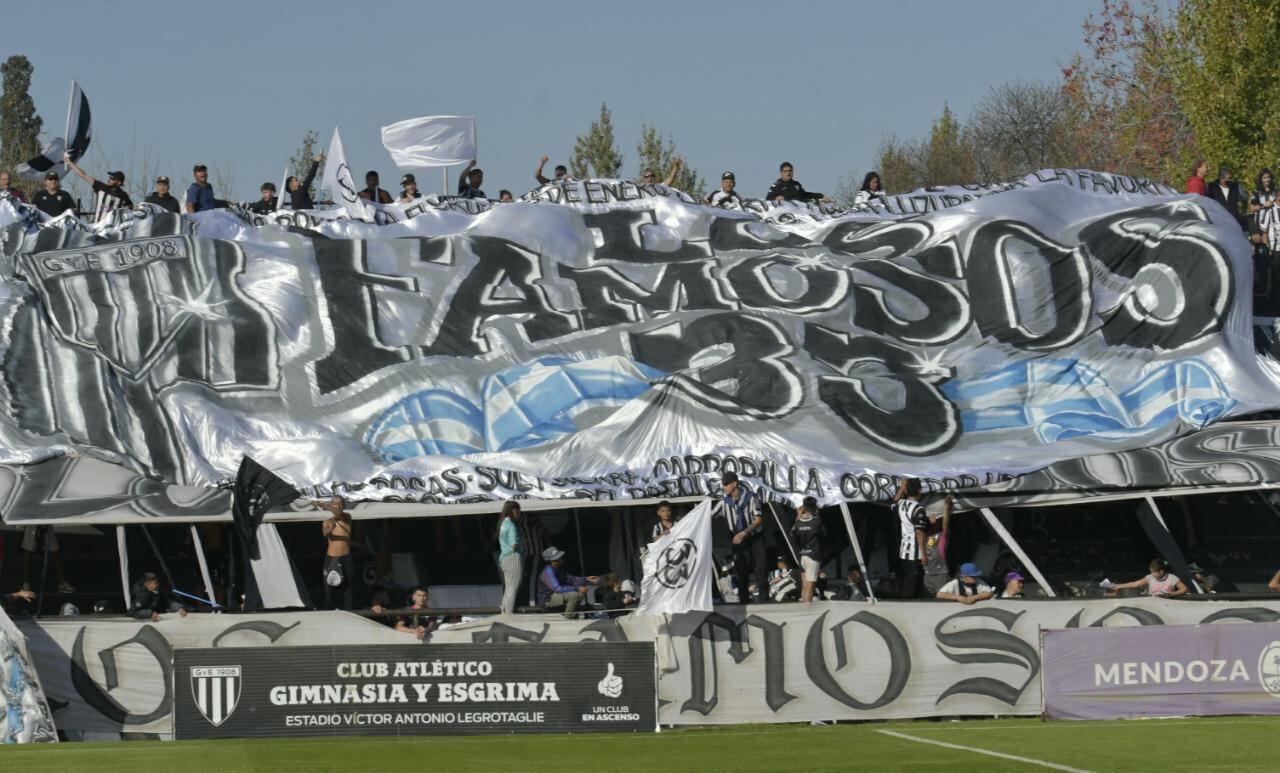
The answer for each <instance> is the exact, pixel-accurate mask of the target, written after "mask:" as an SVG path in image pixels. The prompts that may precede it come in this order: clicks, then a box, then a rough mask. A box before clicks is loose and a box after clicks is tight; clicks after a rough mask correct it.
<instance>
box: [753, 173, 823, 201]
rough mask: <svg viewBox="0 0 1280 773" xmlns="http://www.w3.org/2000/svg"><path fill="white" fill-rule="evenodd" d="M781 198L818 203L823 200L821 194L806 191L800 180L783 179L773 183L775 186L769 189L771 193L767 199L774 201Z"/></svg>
mask: <svg viewBox="0 0 1280 773" xmlns="http://www.w3.org/2000/svg"><path fill="white" fill-rule="evenodd" d="M779 196H781V197H782V198H783V199H785V200H786V201H818V200H819V199H821V198H822V194H821V193H810V192H809V191H806V190H805V189H804V186H803V185H801V184H800V181H799V180H783V179H782V178H781V177H779V178H778V179H777V180H774V181H773V185H772V186H771V187H770V188H769V193H768V195H766V196H765V198H766V199H768V200H769V201H773V200H774V199H776V198H778V197H779Z"/></svg>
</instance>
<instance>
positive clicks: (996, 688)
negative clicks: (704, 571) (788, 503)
mask: <svg viewBox="0 0 1280 773" xmlns="http://www.w3.org/2000/svg"><path fill="white" fill-rule="evenodd" d="M1277 622H1280V601H1275V602H1217V601H1177V600H1169V599H1149V598H1135V599H1090V600H1072V599H1063V600H1055V601H1050V600H1043V601H1040V600H1033V601H994V600H993V601H989V602H983V603H981V604H978V605H974V606H963V605H960V604H954V603H949V602H940V601H934V602H886V603H880V604H867V603H858V602H816V603H814V604H812V605H802V604H769V605H762V606H749V607H741V606H722V607H717V608H716V609H715V611H713V612H710V613H706V612H691V613H688V614H684V615H675V616H671V617H670V618H669V619H664V618H663V617H637V616H634V615H632V616H628V617H622V618H619V619H616V620H612V619H598V620H581V621H569V620H565V619H564V618H563V617H561V616H559V615H554V614H552V615H516V616H513V617H512V616H508V617H493V618H488V619H485V620H479V621H476V622H471V623H464V624H460V625H456V626H453V627H449V628H447V629H445V630H441V631H437V632H436V633H435V634H434V636H433V638H432V640H431V642H429V643H428V644H426V645H424V647H423V651H424V652H425V653H433V648H435V646H436V645H437V644H450V643H457V644H479V645H493V644H504V645H521V646H529V647H537V646H541V645H542V644H544V643H554V642H653V644H654V647H655V650H656V654H657V661H658V668H659V681H658V698H659V704H660V710H659V715H658V719H659V721H660V722H661V723H662V724H673V725H680V724H690V725H705V724H735V723H743V722H804V721H810V720H815V719H817V720H830V719H846V720H858V719H894V718H907V717H929V716H992V715H1000V716H1005V715H1034V714H1039V713H1040V711H1041V706H1042V692H1041V679H1040V669H1041V658H1040V631H1041V629H1051V628H1052V629H1057V628H1065V629H1082V628H1106V629H1107V630H1108V631H1110V630H1114V629H1120V630H1128V628H1129V627H1132V626H1164V625H1187V624H1199V625H1210V626H1221V627H1229V628H1230V630H1232V631H1238V630H1240V627H1241V626H1248V625H1251V624H1253V623H1277ZM19 624H20V625H21V626H22V628H23V631H24V633H26V635H27V641H28V647H29V648H30V652H31V657H32V659H33V661H34V663H35V665H36V668H37V669H38V671H39V674H40V680H41V682H42V683H43V684H44V687H45V691H46V694H47V695H48V697H49V701H50V704H51V705H52V706H53V707H54V712H53V718H54V721H55V722H56V723H57V725H58V728H59V729H63V730H72V731H86V730H89V731H116V732H120V731H128V732H144V733H156V734H161V735H165V734H168V733H169V732H170V726H171V722H172V719H173V707H174V700H175V698H174V696H175V692H174V691H175V690H177V689H183V690H190V688H191V687H190V684H189V682H188V683H178V682H176V681H175V680H174V679H173V677H172V674H171V667H170V664H171V662H172V660H173V656H174V651H175V650H176V649H179V648H184V647H203V648H213V649H218V648H224V647H291V646H298V645H307V646H311V645H319V644H323V645H357V644H370V645H388V644H390V645H395V644H415V642H416V640H414V639H413V635H412V634H405V633H398V632H396V631H393V630H391V629H390V628H386V627H384V626H381V625H377V624H374V623H371V622H370V621H368V620H364V619H362V618H359V617H356V616H354V615H350V614H345V613H341V612H307V613H292V614H268V615H252V616H236V615H189V616H187V617H186V618H183V619H171V620H170V619H166V620H163V621H161V622H160V623H149V622H137V621H124V620H102V619H94V618H87V619H71V618H64V619H58V618H50V619H45V620H40V621H34V622H33V621H22V622H20V623H19ZM415 646H416V645H415ZM431 657H433V658H434V657H436V656H435V655H434V654H432V655H431ZM204 665H210V666H236V665H240V664H239V663H237V662H235V661H232V660H226V661H222V660H219V661H217V662H214V661H210V662H209V663H206V664H204ZM606 670H607V666H606ZM188 676H189V675H188ZM591 676H592V678H593V679H595V680H599V679H601V676H600V675H598V674H592V675H591ZM601 705H605V704H601Z"/></svg>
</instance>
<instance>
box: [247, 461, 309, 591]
mask: <svg viewBox="0 0 1280 773" xmlns="http://www.w3.org/2000/svg"><path fill="white" fill-rule="evenodd" d="M298 496H299V494H298V490H297V489H295V488H294V487H293V486H290V485H289V484H288V483H286V482H285V481H283V480H281V479H280V478H279V477H278V476H276V474H275V473H273V472H271V470H268V469H267V468H266V467H263V466H262V465H260V464H258V463H257V462H255V461H254V460H252V459H250V458H249V457H247V456H246V457H244V460H243V461H242V462H241V463H240V470H239V471H238V473H237V474H236V483H235V487H234V488H233V489H232V496H231V515H232V518H233V519H234V520H235V526H236V536H237V537H239V538H240V544H241V545H243V546H244V549H245V555H246V556H247V557H248V571H247V572H246V577H245V580H246V582H245V610H246V611H255V610H260V609H285V608H296V607H307V606H310V603H309V600H308V597H309V594H308V593H307V589H306V585H304V584H303V582H302V578H301V575H299V574H298V570H297V568H296V567H295V566H294V565H293V561H292V560H290V558H289V554H288V552H287V551H286V550H285V547H284V542H282V541H281V539H280V534H279V533H278V532H277V531H276V527H275V525H274V524H270V523H263V522H262V518H263V516H265V515H266V514H267V511H268V510H272V509H274V508H276V507H280V506H281V505H287V504H289V503H290V502H292V501H293V500H295V499H297V498H298Z"/></svg>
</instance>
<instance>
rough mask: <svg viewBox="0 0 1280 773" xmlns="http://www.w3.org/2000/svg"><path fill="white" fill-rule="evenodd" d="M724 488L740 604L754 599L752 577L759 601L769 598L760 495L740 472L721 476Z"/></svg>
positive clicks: (724, 513)
mask: <svg viewBox="0 0 1280 773" xmlns="http://www.w3.org/2000/svg"><path fill="white" fill-rule="evenodd" d="M720 485H721V487H723V489H724V499H723V500H721V512H722V513H723V516H724V519H725V525H726V526H728V527H729V533H730V534H732V535H733V538H732V540H731V541H732V543H733V571H734V574H735V575H737V579H738V599H739V603H742V604H748V603H750V602H751V576H752V575H753V574H754V575H755V578H756V588H757V589H758V590H759V592H760V600H761V601H768V600H769V567H767V566H765V563H764V555H765V554H764V514H763V513H762V512H761V510H760V498H759V497H758V496H757V495H756V493H755V492H754V491H752V490H751V489H750V488H749V487H747V486H746V485H744V484H743V483H742V482H741V481H739V480H738V475H737V473H734V472H726V473H725V474H724V475H722V476H720Z"/></svg>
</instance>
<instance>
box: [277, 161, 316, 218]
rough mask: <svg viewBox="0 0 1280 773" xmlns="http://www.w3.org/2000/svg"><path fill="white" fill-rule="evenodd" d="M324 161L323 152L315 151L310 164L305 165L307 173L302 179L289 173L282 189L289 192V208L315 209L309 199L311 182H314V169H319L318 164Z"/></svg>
mask: <svg viewBox="0 0 1280 773" xmlns="http://www.w3.org/2000/svg"><path fill="white" fill-rule="evenodd" d="M323 163H324V154H323V153H317V154H316V155H315V157H314V158H312V159H311V166H309V167H307V174H306V176H305V177H303V179H301V180H299V179H298V178H296V177H294V176H293V175H290V176H289V178H288V179H286V180H285V181H284V189H285V190H286V191H288V192H289V208H290V209H315V208H316V205H315V202H314V201H312V200H311V184H312V183H313V182H315V179H316V171H317V170H319V169H320V165H321V164H323Z"/></svg>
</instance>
